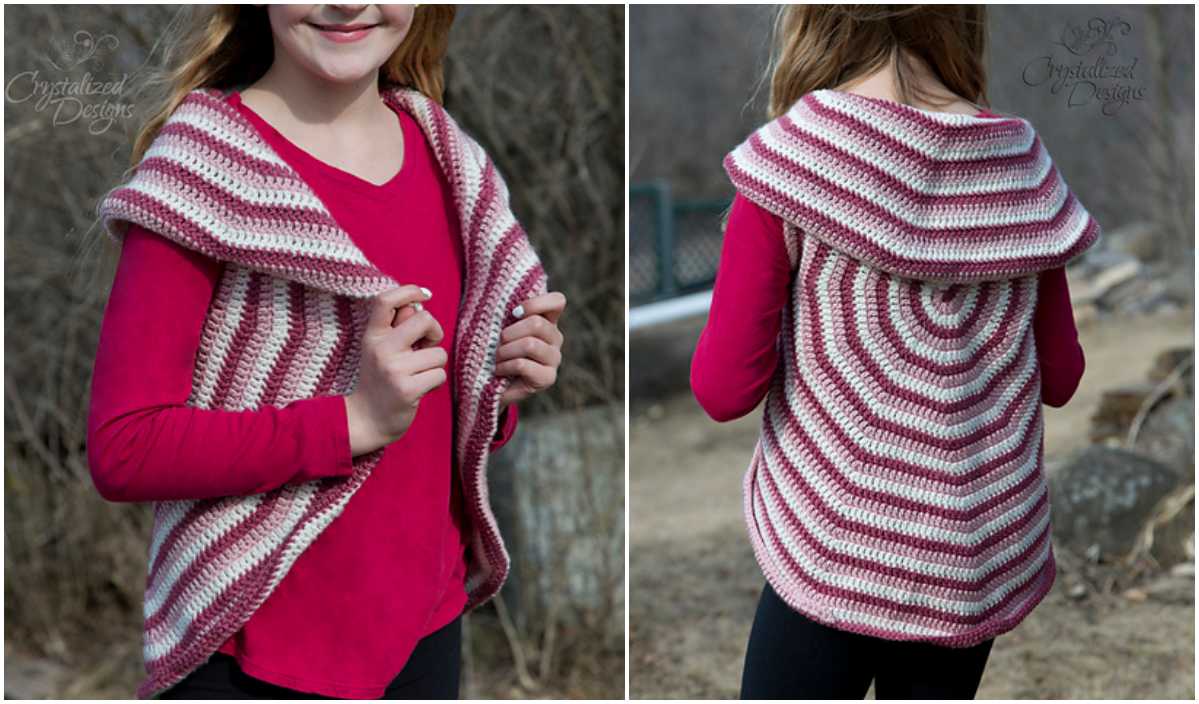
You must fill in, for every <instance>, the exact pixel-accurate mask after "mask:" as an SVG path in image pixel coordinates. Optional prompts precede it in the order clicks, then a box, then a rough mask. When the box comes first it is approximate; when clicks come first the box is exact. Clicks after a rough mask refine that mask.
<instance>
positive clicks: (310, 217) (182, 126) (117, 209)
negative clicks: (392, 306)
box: [97, 86, 523, 298]
mask: <svg viewBox="0 0 1199 704" xmlns="http://www.w3.org/2000/svg"><path fill="white" fill-rule="evenodd" d="M381 94H382V97H383V99H384V101H385V102H387V103H388V104H389V105H390V106H391V107H392V108H393V109H396V110H400V109H402V110H406V111H407V112H408V113H410V114H411V115H412V116H413V118H414V119H415V120H416V122H417V123H418V124H419V125H420V126H421V129H422V130H423V132H424V134H425V137H426V138H427V140H428V141H429V143H430V145H432V147H433V152H434V154H435V155H436V158H437V162H438V163H439V165H440V166H441V169H442V171H443V172H444V173H445V175H446V178H447V181H448V183H449V186H450V188H451V190H452V191H453V199H454V202H455V204H456V206H457V210H458V215H459V221H460V224H461V226H462V227H461V232H462V236H463V238H464V245H465V246H466V250H465V251H467V252H478V251H490V247H488V246H484V245H481V244H480V243H479V242H477V241H475V240H477V239H478V238H479V237H481V236H483V234H484V233H482V232H481V230H482V229H490V230H492V231H494V228H495V227H497V226H499V227H500V228H501V229H504V228H505V227H517V225H516V221H515V218H514V216H513V215H512V213H511V212H510V211H509V210H508V207H507V188H506V186H505V184H504V183H503V180H502V179H500V178H499V175H498V173H497V172H496V170H495V167H494V165H493V164H492V163H491V161H490V159H489V158H488V157H487V155H486V154H485V153H484V152H483V150H482V148H481V147H479V145H478V144H477V143H476V142H475V141H474V140H473V139H471V138H469V137H468V136H467V135H466V134H465V133H464V132H463V131H461V130H460V128H459V127H458V125H457V124H456V122H455V121H454V120H453V118H452V117H451V116H450V115H449V114H448V113H447V112H446V111H445V110H444V108H442V106H441V105H439V104H438V103H437V102H435V101H433V100H432V99H430V98H428V97H426V96H425V95H424V94H422V93H420V92H419V91H416V90H412V89H410V88H404V87H398V86H390V87H387V88H385V89H384V90H383V91H382V92H381ZM227 95H228V91H227V90H222V89H218V88H211V87H206V88H196V89H194V90H192V91H190V92H189V93H188V94H187V95H186V96H185V97H184V99H183V100H182V101H181V102H180V104H179V105H178V106H177V108H176V109H175V110H174V111H173V112H172V113H171V115H170V117H168V119H167V120H166V122H165V123H164V124H163V126H162V128H161V129H160V130H159V132H158V134H157V135H156V137H155V139H154V141H153V142H152V143H151V145H150V147H149V149H147V151H146V153H145V155H144V157H143V158H142V160H141V162H139V164H138V166H137V167H136V169H135V170H134V172H133V176H132V177H131V178H130V179H129V180H128V181H127V182H126V183H123V184H120V185H118V186H117V187H115V188H114V189H112V190H111V191H109V192H108V193H107V194H106V195H105V196H104V197H103V198H102V199H101V201H100V203H99V205H98V207H97V214H98V216H99V218H100V222H101V226H102V229H103V231H104V232H105V233H106V234H107V235H108V236H109V237H110V238H112V239H113V240H115V241H117V242H118V243H119V242H120V241H121V238H122V237H123V235H124V233H125V232H126V230H127V228H128V225H129V224H130V223H137V224H139V225H142V226H143V227H145V228H147V229H149V230H152V231H154V232H158V233H160V234H162V235H164V236H166V237H168V238H170V239H173V240H175V241H177V242H179V243H181V244H183V245H185V246H187V247H189V248H191V249H195V250H198V251H200V252H202V253H204V254H207V255H209V256H212V257H214V258H216V259H221V260H224V261H232V262H235V263H238V264H241V265H243V266H247V267H249V268H251V269H255V270H258V271H263V272H267V273H270V274H272V275H275V276H280V277H283V278H287V279H290V280H294V281H297V282H300V283H302V284H305V285H307V286H311V287H314V288H318V289H323V290H326V291H331V292H333V293H337V294H342V295H347V296H353V297H358V298H369V297H371V296H374V295H376V294H378V293H381V292H383V291H385V290H387V289H390V288H394V287H396V286H398V285H399V283H398V282H396V281H394V280H393V279H392V278H391V277H389V276H388V275H387V274H385V273H383V272H382V271H381V270H379V269H378V268H377V267H375V265H373V264H372V263H371V262H370V260H369V259H368V258H367V257H366V255H365V254H364V253H363V252H362V251H361V250H360V249H359V248H358V246H357V245H355V243H354V241H353V240H352V239H351V237H350V235H349V234H348V233H347V232H346V231H345V230H344V229H342V227H341V226H340V225H339V224H338V223H337V221H336V220H334V219H333V217H332V215H331V214H330V211H329V209H328V208H327V207H326V206H325V204H324V203H323V202H322V201H321V200H320V198H319V197H318V196H317V195H316V193H314V192H313V191H312V189H311V188H310V187H309V186H308V184H307V183H306V182H305V181H304V179H303V178H302V177H301V176H300V174H299V173H298V172H296V171H295V169H293V168H292V167H291V166H290V165H289V164H288V163H287V162H286V161H285V160H283V158H282V157H280V156H279V155H278V154H277V153H276V152H275V151H274V150H273V149H272V148H271V147H270V145H269V144H268V143H267V142H266V140H265V139H264V138H263V137H262V136H261V135H260V134H259V133H258V131H257V129H256V128H255V127H254V125H253V124H252V123H251V122H250V121H249V120H248V119H247V118H246V117H245V116H244V115H243V114H242V113H241V112H240V111H238V110H237V109H236V107H235V106H233V105H230V104H229V103H228V102H227V100H226V97H227ZM480 188H485V189H487V191H488V192H487V193H484V194H481V193H480V192H479V191H480ZM491 196H500V197H499V198H492V197H491ZM480 202H486V203H487V204H488V205H489V207H488V208H486V211H487V212H475V211H477V210H479V208H478V204H479V203H480ZM484 224H485V225H487V226H488V227H487V228H482V227H481V226H482V225H484ZM487 234H491V233H487ZM522 234H523V233H522ZM477 265H480V263H479V262H476V261H474V258H468V261H467V267H468V269H469V268H470V267H472V266H477ZM484 265H485V264H484ZM466 273H467V276H468V278H469V275H470V272H469V271H468V272H466Z"/></svg>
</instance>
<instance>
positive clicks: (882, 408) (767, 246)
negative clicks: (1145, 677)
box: [691, 5, 1099, 699]
mask: <svg viewBox="0 0 1199 704" xmlns="http://www.w3.org/2000/svg"><path fill="white" fill-rule="evenodd" d="M887 7H888V8H890V7H891V6H887ZM984 12H985V10H984V8H983V7H981V6H974V5H963V6H948V5H943V6H910V7H908V8H907V9H901V10H897V11H887V10H886V9H884V8H882V7H881V6H874V7H871V6H856V5H853V6H845V5H804V6H790V7H788V8H787V9H785V10H783V11H782V13H781V16H780V17H779V20H778V23H777V25H776V52H775V60H774V62H773V68H772V73H771V95H770V118H771V121H770V122H769V123H768V124H767V125H765V126H764V127H762V128H760V129H759V130H757V131H756V132H754V133H753V134H752V135H751V136H750V137H749V139H748V140H746V141H745V142H744V143H742V144H741V145H740V146H738V147H737V148H736V149H735V150H734V151H733V152H732V153H731V154H729V155H728V157H726V159H725V161H724V165H725V169H726V171H727V172H728V175H729V177H730V179H731V180H732V182H733V185H734V186H735V187H736V189H737V195H736V198H735V200H734V202H733V206H732V209H731V212H730V215H729V219H728V224H727V229H726V232H725V241H724V248H723V254H722V257H721V261H720V268H719V273H718V276H717V280H716V286H715V291H714V294H713V299H712V307H711V312H710V316H709V319H708V323H707V326H706V328H705V329H704V331H703V333H702V335H701V338H700V340H699V343H698V346H697V348H696V351H695V356H694V358H693V363H692V372H691V382H692V387H693V390H694V393H695V396H696V398H697V400H698V401H699V403H700V404H701V405H702V406H703V407H704V409H706V411H707V412H708V413H709V414H710V415H711V416H712V417H713V418H715V419H716V420H719V421H724V420H730V419H733V418H737V417H740V416H743V415H745V414H747V413H749V412H750V411H751V410H752V409H753V408H754V407H756V406H757V404H758V403H759V402H760V401H761V400H762V398H763V397H765V398H766V404H765V410H764V414H763V421H762V431H761V437H760V440H759V442H758V446H757V449H756V450H755V452H754V456H753V460H752V462H751V464H750V467H749V471H748V472H747V473H746V477H745V483H744V488H745V518H746V523H747V526H748V529H749V534H750V539H751V542H752V544H753V548H754V552H755V555H756V557H757V560H758V562H759V564H760V566H761V568H762V570H763V572H764V573H765V576H766V586H765V589H764V590H763V593H762V596H761V600H760V602H759V604H758V609H757V615H756V617H755V619H754V623H753V628H752V632H751V634H750V638H749V644H748V649H747V653H746V656H745V667H744V671H743V675H742V681H741V696H742V697H743V698H806V699H817V698H819V699H825V698H828V699H833V698H862V697H864V696H865V695H866V693H867V690H868V689H869V687H870V685H871V682H872V681H873V683H874V686H875V695H876V697H877V698H880V699H883V698H904V699H911V698H941V699H959V698H967V699H968V698H972V697H973V696H974V694H975V692H976V690H977V687H978V684H979V680H980V678H981V676H982V672H983V668H984V665H985V663H986V659H987V656H988V653H989V651H990V649H991V645H992V642H993V640H994V638H995V637H996V636H997V635H999V634H1001V633H1004V632H1006V631H1008V630H1011V629H1012V628H1014V627H1015V626H1016V625H1017V624H1018V623H1019V622H1020V621H1021V619H1023V618H1024V617H1025V616H1026V615H1027V614H1028V613H1029V611H1030V610H1031V609H1032V608H1033V607H1034V606H1035V605H1036V604H1037V603H1038V602H1039V601H1040V599H1041V598H1042V597H1043V596H1044V595H1045V593H1046V592H1047V591H1048V590H1049V588H1050V586H1051V584H1052V583H1053V581H1054V559H1053V552H1052V545H1051V541H1050V533H1049V530H1050V520H1049V503H1048V501H1047V488H1046V483H1045V479H1044V475H1043V472H1042V455H1043V446H1042V432H1043V425H1042V423H1043V421H1042V415H1041V403H1047V404H1049V405H1051V406H1061V405H1063V404H1065V403H1066V402H1067V401H1068V400H1069V399H1070V397H1071V395H1072V394H1073V392H1074V390H1075V388H1076V387H1077V385H1078V382H1079V379H1080V377H1081V375H1082V371H1083V355H1082V350H1081V349H1080V347H1079V344H1078V340H1077V333H1076V331H1075V327H1074V322H1073V316H1072V311H1071V308H1070V299H1069V294H1068V291H1067V288H1066V278H1065V272H1064V268H1063V267H1064V265H1065V264H1066V263H1067V262H1069V261H1070V260H1071V259H1073V258H1075V257H1077V256H1078V255H1079V254H1080V253H1082V252H1083V251H1084V250H1085V249H1087V248H1088V247H1089V246H1091V245H1092V244H1093V243H1094V242H1095V241H1096V239H1097V237H1098V236H1099V227H1098V225H1097V224H1096V223H1095V221H1094V220H1093V219H1092V218H1091V217H1090V216H1089V215H1088V213H1087V212H1086V210H1085V209H1084V208H1083V206H1082V205H1081V204H1080V203H1079V201H1078V200H1077V199H1076V198H1075V197H1074V196H1073V195H1072V194H1071V192H1070V191H1069V189H1068V188H1067V186H1066V184H1065V183H1064V181H1063V180H1062V178H1061V175H1060V174H1059V172H1058V171H1057V170H1056V169H1055V168H1054V166H1053V163H1052V161H1051V160H1050V157H1049V154H1048V153H1047V152H1046V150H1045V147H1044V145H1043V144H1042V143H1041V141H1040V139H1039V138H1038V137H1037V135H1036V133H1035V132H1034V130H1033V128H1032V126H1031V125H1030V124H1029V123H1028V122H1027V121H1026V120H1023V119H1021V118H1019V117H1011V116H1003V115H999V114H996V113H993V112H990V111H987V110H982V109H980V108H979V107H978V106H977V105H976V104H977V103H979V102H982V103H984V104H985V102H986V101H985V84H986V80H985V79H986V77H985V74H984V72H983V57H984V50H985V42H984V37H985V27H984Z"/></svg>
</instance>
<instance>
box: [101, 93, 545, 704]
mask: <svg viewBox="0 0 1199 704" xmlns="http://www.w3.org/2000/svg"><path fill="white" fill-rule="evenodd" d="M382 95H383V99H384V100H385V101H386V102H387V103H388V104H389V105H390V106H391V107H392V108H393V109H397V110H399V109H402V110H406V111H407V112H409V113H410V114H411V115H412V116H413V117H414V118H415V119H416V121H417V122H418V123H419V124H420V126H421V128H422V129H423V131H424V132H425V135H426V137H427V139H428V141H429V143H430V144H431V145H432V147H433V151H434V153H435V155H436V157H437V161H438V163H439V164H440V166H441V168H442V170H443V171H444V173H445V174H446V176H447V181H448V183H449V185H450V188H451V191H452V194H453V200H454V203H455V205H456V209H457V212H458V216H459V222H460V225H461V233H462V237H463V245H464V251H465V253H466V257H465V281H464V286H463V296H462V303H461V307H460V309H459V324H458V331H457V334H456V339H455V343H454V344H455V346H454V364H455V374H454V377H453V378H451V379H450V380H449V381H450V383H451V385H452V393H453V395H454V404H455V409H456V410H455V414H456V417H455V425H456V430H455V453H454V457H455V461H456V463H457V465H458V469H459V472H460V476H461V477H462V482H463V493H464V502H465V505H466V507H467V512H468V516H469V518H470V543H469V550H468V556H467V557H468V575H467V584H466V588H467V592H468V598H469V601H468V603H467V609H468V610H470V609H473V608H475V607H477V606H479V605H480V604H482V603H484V602H485V601H487V600H488V599H490V598H491V597H492V596H493V595H494V594H495V593H496V592H497V591H498V590H499V588H500V586H501V585H502V584H503V582H504V580H505V578H506V576H507V573H508V569H509V556H508V552H507V550H506V548H505V546H504V542H503V540H502V538H501V536H500V533H499V528H498V526H497V525H496V521H495V518H494V515H493V513H492V510H491V507H490V504H489V501H488V487H487V478H486V467H487V458H488V448H489V445H490V441H491V438H492V437H493V436H494V435H495V432H496V428H497V425H498V416H499V403H500V395H501V393H502V392H503V390H504V389H505V388H506V386H507V384H508V383H509V382H508V380H507V379H503V378H499V377H496V376H495V374H494V370H495V352H496V348H497V347H498V344H499V336H500V332H501V330H502V329H503V327H504V326H505V325H508V324H511V323H512V322H515V319H514V318H512V316H511V310H512V309H513V308H514V307H516V306H517V305H518V304H519V303H520V302H521V301H523V300H525V299H526V298H528V297H530V296H534V295H538V294H541V293H544V292H545V291H546V274H545V271H544V269H543V268H542V265H541V263H540V261H539V259H538V257H537V256H536V254H535V252H534V251H533V249H532V247H531V246H530V244H529V241H528V238H527V236H526V234H525V232H524V230H523V229H522V228H521V226H520V225H519V223H518V222H517V221H516V219H515V217H514V216H513V214H512V212H511V210H510V209H509V206H508V190H507V187H506V185H505V184H504V181H503V179H502V178H501V176H500V174H499V173H498V172H497V170H496V168H495V166H494V164H493V163H492V161H491V160H490V159H489V158H488V157H487V155H486V153H485V152H484V151H483V149H482V147H480V146H479V144H478V143H477V142H475V141H474V140H473V139H472V138H471V137H470V136H469V135H467V134H466V133H465V132H463V131H462V130H461V129H460V128H459V127H458V125H457V124H456V123H455V121H454V120H453V119H452V118H451V117H450V115H449V114H448V113H447V112H446V111H445V110H444V109H443V108H442V107H441V106H440V105H439V104H438V103H436V102H435V101H433V100H431V99H429V98H427V97H426V96H424V95H423V94H421V93H419V92H417V91H415V90H411V89H407V88H401V87H394V86H391V87H387V88H385V89H384V90H383V91H382ZM224 96H225V93H224V91H221V90H219V89H216V88H197V89H195V90H193V91H191V92H190V93H189V94H188V95H187V96H186V97H185V98H184V100H183V101H182V103H181V104H180V105H179V106H178V108H177V109H176V110H175V111H174V112H173V113H172V114H171V116H170V117H169V118H168V119H167V121H166V123H165V124H164V125H163V127H162V129H161V131H160V132H159V134H158V135H157V136H156V137H155V139H154V141H153V142H152V144H151V146H150V148H149V149H148V150H147V152H146V154H145V156H144V157H143V159H142V161H141V162H140V163H139V165H138V167H137V168H136V170H135V172H134V175H133V177H132V178H131V179H130V180H129V181H128V182H127V183H125V184H122V185H119V186H117V187H116V188H114V189H113V190H111V191H110V192H109V193H107V194H106V195H105V196H104V198H103V199H102V200H101V202H100V203H99V206H98V208H97V213H98V215H99V216H100V220H101V224H102V226H103V230H104V232H105V233H106V234H107V235H108V236H109V237H111V238H113V239H114V240H116V241H117V242H120V241H121V238H122V237H123V235H124V233H125V232H126V230H127V227H128V225H129V223H137V224H139V225H141V226H143V227H145V228H147V229H149V230H151V231H153V232H157V233H159V234H161V235H163V236H165V237H168V238H170V239H171V240H173V241H175V242H177V243H179V244H181V245H184V246H186V247H189V248H191V249H194V250H197V251H199V252H202V253H204V254H206V255H208V256H211V257H214V258H216V259H219V260H222V261H224V262H225V266H224V268H223V273H222V276H221V280H220V282H219V283H218V287H217V291H216V293H215V295H214V297H213V301H212V303H211V304H210V307H209V311H208V313H207V316H206V319H205V323H204V327H203V331H202V333H201V338H200V347H199V351H198V353H197V356H196V366H195V371H194V375H193V390H192V394H191V396H190V397H189V399H188V401H187V403H188V405H191V406H194V407H196V408H219V409H225V410H245V409H256V408H260V407H262V406H264V405H268V404H269V405H273V406H280V407H281V406H285V405H287V404H288V403H291V402H292V401H295V400H298V399H303V398H310V397H316V396H323V395H327V394H338V395H343V394H348V393H350V392H351V391H353V389H354V387H355V386H356V384H357V381H358V362H359V358H360V355H361V348H360V345H361V335H362V330H363V328H364V327H365V324H366V321H367V316H368V313H369V307H370V298H371V297H373V296H374V295H376V294H378V293H381V292H383V291H385V290H387V289H390V288H393V287H395V286H398V285H400V284H399V283H397V282H395V281H393V280H392V279H390V278H389V277H388V276H387V275H386V274H384V273H383V272H381V271H379V270H378V269H376V268H375V267H374V265H372V264H371V263H370V261H369V260H368V259H367V258H366V256H365V255H364V254H363V253H362V252H361V251H360V250H359V249H358V248H357V247H356V246H355V244H354V243H353V241H352V240H351V238H350V236H349V234H348V233H346V232H345V231H344V230H343V229H342V228H341V227H340V226H339V225H338V224H337V223H336V222H335V221H334V219H333V218H332V217H331V215H330V214H329V210H328V209H327V208H326V207H325V205H324V204H323V203H322V202H321V201H320V200H319V198H318V197H317V196H316V194H315V193H314V192H313V191H312V190H311V189H310V188H309V186H308V185H307V184H306V183H305V182H304V181H303V179H302V178H301V177H300V176H299V174H298V173H296V171H295V170H293V169H292V168H291V167H290V166H289V165H288V164H287V163H286V162H285V161H284V160H283V159H282V158H281V157H279V156H278V155H277V154H276V153H275V152H274V151H273V150H272V149H271V148H270V147H269V145H268V144H267V143H266V142H265V141H264V140H263V139H262V138H261V136H260V135H259V134H258V133H257V131H256V130H255V129H254V126H253V125H252V124H251V123H250V122H249V121H247V120H246V119H245V117H244V116H242V115H241V114H240V113H239V112H238V111H237V110H236V109H235V108H234V107H233V106H231V105H229V104H228V103H227V102H225V99H224ZM397 217H402V214H397ZM397 246H399V245H398V244H397ZM413 256H420V255H419V252H415V253H414V254H413ZM383 451H384V448H379V449H377V450H375V451H373V452H370V453H367V454H363V455H359V456H357V457H355V458H354V460H353V466H354V469H353V472H352V474H351V475H350V476H349V477H344V478H326V479H320V480H316V481H310V482H304V483H294V484H288V485H286V486H283V487H280V488H278V489H276V490H273V491H269V492H264V493H261V494H254V495H250V496H229V497H221V498H214V499H204V500H189V501H162V502H156V503H155V504H154V529H153V534H152V538H151V544H150V549H149V574H148V576H147V581H146V588H145V605H144V615H145V625H144V633H143V640H144V644H143V657H144V660H145V667H146V672H147V678H146V679H145V680H144V681H143V682H142V683H141V684H140V685H139V687H138V690H137V696H138V697H139V698H151V697H154V696H156V695H158V694H160V693H161V692H163V691H165V690H166V689H168V688H169V687H171V686H172V685H174V684H176V683H177V682H179V681H181V680H182V679H183V678H184V677H186V676H187V674H189V673H190V672H191V671H192V670H194V669H195V668H197V667H199V666H200V665H201V664H203V663H204V662H205V661H206V660H207V659H208V657H209V656H210V655H211V654H212V653H214V652H215V651H216V650H217V648H219V647H220V645H221V644H222V643H224V642H225V640H227V639H228V638H229V637H230V636H231V635H232V634H233V633H235V632H236V631H237V630H238V629H239V628H240V627H241V626H242V624H243V623H245V621H247V620H248V619H249V618H250V616H251V615H252V613H253V612H254V610H255V609H256V608H257V607H258V606H259V605H261V604H262V603H263V601H265V600H266V598H267V597H268V596H269V595H270V593H271V592H272V591H273V590H274V588H275V587H276V586H277V585H278V584H279V582H280V581H281V580H282V579H283V577H284V575H285V574H286V573H287V571H288V569H289V568H290V567H291V565H292V564H293V563H294V562H295V560H296V558H297V557H299V555H300V554H301V553H302V552H303V551H304V549H305V548H307V547H308V545H310V544H311V543H312V542H313V541H314V540H316V538H317V537H318V536H319V535H320V533H321V531H322V530H323V529H324V528H325V527H327V526H328V525H329V524H330V523H331V522H332V521H333V520H334V519H335V518H336V517H337V516H338V515H339V514H340V512H341V511H342V509H344V507H345V506H346V503H347V502H348V501H349V500H350V498H351V497H352V496H353V494H354V492H355V491H357V489H358V488H359V487H360V486H361V485H362V483H363V482H364V481H365V480H366V478H367V477H368V476H369V475H370V472H371V470H372V469H373V468H374V467H375V466H376V465H377V464H378V462H379V460H380V458H381V457H382V455H383Z"/></svg>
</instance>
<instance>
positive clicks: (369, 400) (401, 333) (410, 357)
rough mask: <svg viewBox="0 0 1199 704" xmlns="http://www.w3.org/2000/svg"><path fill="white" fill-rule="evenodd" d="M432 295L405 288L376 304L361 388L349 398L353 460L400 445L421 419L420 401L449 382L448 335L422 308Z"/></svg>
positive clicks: (381, 297) (360, 377) (361, 364)
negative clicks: (444, 340) (418, 414)
mask: <svg viewBox="0 0 1199 704" xmlns="http://www.w3.org/2000/svg"><path fill="white" fill-rule="evenodd" d="M430 295H431V294H430V293H429V291H428V290H427V289H423V288H421V287H419V286H400V287H399V288H393V289H391V290H390V291H384V292H383V293H381V294H379V295H378V296H375V298H374V300H373V301H372V304H371V311H370V317H369V318H368V320H367V323H366V328H365V330H363V333H362V358H361V360H360V361H359V363H358V386H357V387H356V388H355V389H354V392H353V393H352V394H350V395H349V396H347V397H346V415H347V417H348V420H349V430H350V446H351V454H352V455H355V456H357V455H360V454H363V453H365V452H371V451H372V450H376V449H378V448H380V447H382V446H384V445H388V444H390V443H392V442H395V441H396V440H398V439H399V438H400V437H401V436H403V434H404V433H405V432H406V431H407V430H408V427H409V426H411V425H412V421H413V419H415V418H416V409H417V406H418V405H419V404H420V400H421V397H423V396H424V395H425V394H427V393H429V392H430V391H432V390H433V389H435V388H437V387H438V386H441V385H442V384H444V383H445V381H446V371H445V365H446V362H447V361H448V359H449V356H448V355H447V354H446V351H445V350H444V349H442V348H441V347H439V346H438V343H439V342H441V340H442V338H443V337H444V336H445V334H444V333H443V332H442V329H441V325H440V324H438V322H437V321H436V320H435V319H434V318H433V316H432V315H431V314H430V313H429V312H428V311H427V310H424V308H423V307H422V306H421V301H427V300H428V299H429V297H430ZM397 309H399V310H398V311H397Z"/></svg>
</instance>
